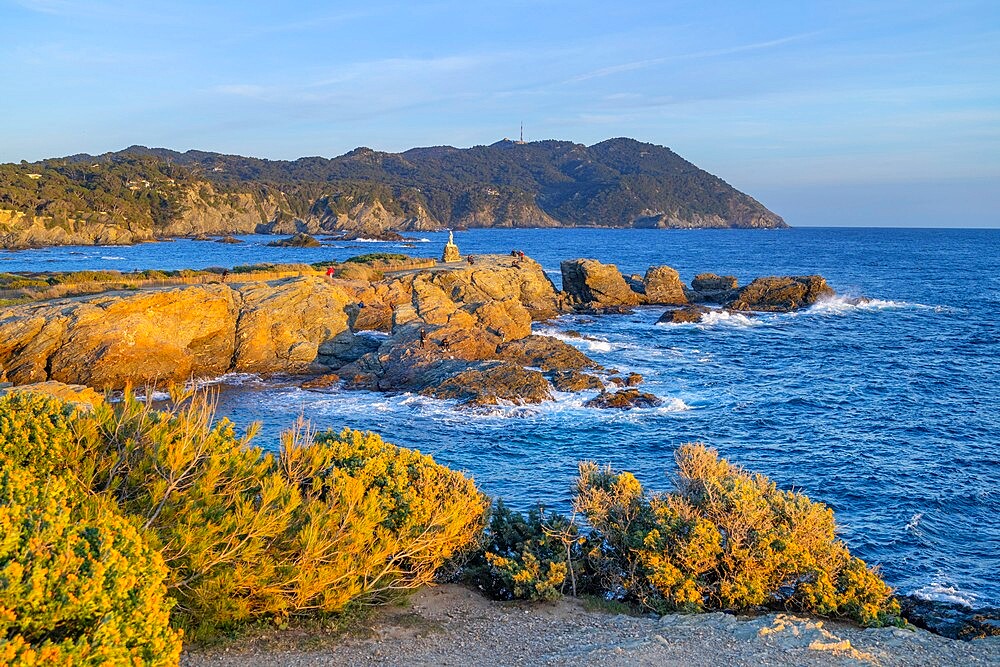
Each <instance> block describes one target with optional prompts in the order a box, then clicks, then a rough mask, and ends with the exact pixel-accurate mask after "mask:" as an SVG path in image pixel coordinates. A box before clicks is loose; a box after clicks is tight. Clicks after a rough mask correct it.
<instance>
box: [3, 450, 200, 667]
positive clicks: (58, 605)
mask: <svg viewBox="0 0 1000 667" xmlns="http://www.w3.org/2000/svg"><path fill="white" fill-rule="evenodd" d="M165 576H166V567H165V566H164V564H163V560H162V559H161V558H160V556H159V554H158V553H157V552H156V551H155V550H153V549H151V548H150V547H149V546H148V545H146V544H145V542H144V541H143V539H142V537H141V535H140V533H139V531H138V530H137V529H136V527H135V526H134V525H132V523H130V522H129V521H128V520H126V519H125V518H123V517H122V516H120V515H119V514H118V513H117V512H116V511H115V510H114V509H113V507H112V506H110V505H108V504H107V503H106V502H104V501H102V500H101V499H99V498H94V497H85V496H81V495H80V490H79V489H78V488H77V487H76V485H75V484H74V483H73V482H71V481H68V480H66V479H65V478H63V477H61V476H50V477H45V478H43V477H36V476H35V475H34V474H33V473H32V472H30V471H29V470H26V469H22V468H19V467H14V466H10V465H7V464H5V465H3V467H2V468H0V663H2V664H5V665H23V666H25V667H27V666H33V665H39V666H42V665H45V666H49V665H66V666H70V665H95V666H96V665H108V664H133V665H176V664H177V662H178V659H179V657H180V650H181V641H180V633H179V632H176V631H174V630H171V629H170V627H169V611H170V605H171V601H170V600H169V599H167V598H166V597H165V588H164V585H163V580H164V577H165Z"/></svg>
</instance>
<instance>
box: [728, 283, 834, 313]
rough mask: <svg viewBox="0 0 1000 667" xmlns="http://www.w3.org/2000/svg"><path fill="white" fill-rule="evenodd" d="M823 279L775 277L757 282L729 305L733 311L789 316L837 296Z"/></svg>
mask: <svg viewBox="0 0 1000 667" xmlns="http://www.w3.org/2000/svg"><path fill="white" fill-rule="evenodd" d="M833 294H834V292H833V289H831V288H830V286H829V285H827V284H826V280H824V279H823V277H822V276H772V277H767V278H757V279H756V280H754V281H753V282H752V283H750V284H749V285H747V286H746V287H744V288H743V289H741V290H740V291H739V294H738V295H737V296H736V298H734V299H733V300H732V301H730V302H729V303H727V304H726V307H727V308H729V309H731V310H751V311H769V312H788V311H791V310H797V309H799V308H802V307H805V306H811V305H813V304H814V303H816V302H817V301H818V300H819V299H821V298H824V297H831V296H833Z"/></svg>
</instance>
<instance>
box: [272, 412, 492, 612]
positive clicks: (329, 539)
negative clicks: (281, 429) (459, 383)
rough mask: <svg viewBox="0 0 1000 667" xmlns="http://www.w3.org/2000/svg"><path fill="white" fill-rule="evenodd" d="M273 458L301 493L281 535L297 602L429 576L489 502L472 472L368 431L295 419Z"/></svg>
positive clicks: (344, 599) (333, 600)
mask: <svg viewBox="0 0 1000 667" xmlns="http://www.w3.org/2000/svg"><path fill="white" fill-rule="evenodd" d="M278 464H279V467H280V469H281V472H282V474H283V476H284V477H285V479H287V480H288V481H289V482H290V483H292V484H294V486H295V487H296V488H297V489H298V490H299V491H300V492H301V494H302V497H303V504H302V506H301V511H300V512H299V513H298V514H297V516H296V524H295V529H294V530H293V531H292V532H291V533H290V540H289V541H288V542H287V543H286V544H285V549H286V553H288V554H289V562H288V573H289V576H290V577H291V580H290V581H289V582H288V583H289V588H290V589H291V590H294V591H295V594H296V604H295V607H296V608H297V609H318V610H321V611H340V610H342V609H343V608H344V606H345V605H346V604H347V603H348V602H350V601H353V600H364V601H384V600H386V599H389V598H391V597H394V596H396V595H398V594H400V593H402V592H405V591H409V590H412V589H415V588H418V587H420V586H422V585H424V584H427V583H430V582H431V581H433V579H434V577H435V575H436V573H437V571H438V570H439V569H440V568H441V567H442V566H443V565H445V564H446V563H447V562H448V561H449V560H451V559H452V558H454V557H456V556H457V555H458V554H460V553H461V552H463V551H466V550H468V549H470V548H472V547H473V546H474V545H475V544H476V543H477V541H478V538H479V536H480V534H481V533H482V530H483V527H484V525H485V521H486V514H487V510H488V507H489V501H488V499H487V498H486V496H484V495H483V494H482V493H480V491H479V490H478V489H477V488H476V486H475V483H474V482H473V481H472V480H471V479H469V478H467V477H465V476H464V475H462V474H461V473H458V472H455V471H453V470H450V469H448V468H446V467H444V466H441V465H438V464H437V463H435V462H434V460H433V459H432V458H431V457H429V456H426V455H424V454H421V453H420V452H418V451H413V450H409V449H405V448H402V447H396V446H395V445H392V444H389V443H387V442H385V441H383V440H382V438H380V437H379V436H378V435H376V434H374V433H362V432H360V431H353V430H350V429H345V430H344V431H341V432H340V433H335V432H333V431H327V432H325V433H320V434H318V435H316V436H315V437H313V436H312V435H311V434H310V433H309V432H308V429H305V430H303V429H302V428H301V427H300V428H299V429H296V430H293V431H291V432H289V433H286V435H285V436H284V437H283V441H282V447H281V452H280V455H279V461H278Z"/></svg>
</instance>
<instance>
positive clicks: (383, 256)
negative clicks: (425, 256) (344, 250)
mask: <svg viewBox="0 0 1000 667" xmlns="http://www.w3.org/2000/svg"><path fill="white" fill-rule="evenodd" d="M409 260H410V256H409V255H404V254H402V253H399V252H370V253H368V254H367V255H356V256H355V257H351V258H348V259H346V260H344V261H346V262H353V263H355V264H378V263H381V264H395V263H399V262H407V261H409Z"/></svg>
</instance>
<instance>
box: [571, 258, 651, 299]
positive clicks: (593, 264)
mask: <svg viewBox="0 0 1000 667" xmlns="http://www.w3.org/2000/svg"><path fill="white" fill-rule="evenodd" d="M559 268H560V270H561V271H562V281H563V290H564V291H565V292H566V293H567V294H569V296H570V299H571V301H572V302H573V303H575V304H577V305H580V306H583V307H584V308H593V309H602V308H607V307H614V306H637V305H639V304H640V303H642V301H643V298H642V296H641V295H640V294H638V293H636V292H635V291H634V290H632V289H631V288H630V287H629V286H628V283H627V282H625V279H624V278H622V274H621V273H619V272H618V267H617V266H615V265H614V264H602V263H601V262H598V261H597V260H596V259H570V260H566V261H564V262H562V263H561V264H560V265H559Z"/></svg>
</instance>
